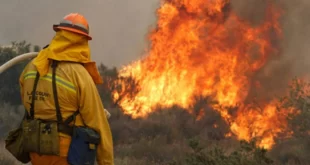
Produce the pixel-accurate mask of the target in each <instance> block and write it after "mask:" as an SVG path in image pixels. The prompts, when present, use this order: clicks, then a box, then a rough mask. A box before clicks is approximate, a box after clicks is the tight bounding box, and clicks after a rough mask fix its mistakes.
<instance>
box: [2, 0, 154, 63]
mask: <svg viewBox="0 0 310 165" xmlns="http://www.w3.org/2000/svg"><path fill="white" fill-rule="evenodd" d="M0 2H1V3H0V25H1V26H0V44H10V42H11V41H20V40H26V41H28V42H30V43H32V44H36V45H39V46H41V47H43V46H45V45H46V44H48V43H49V42H50V40H51V38H52V37H53V35H54V34H55V32H54V31H53V30H52V25H53V24H56V23H58V22H59V21H60V20H61V19H62V18H63V17H64V16H65V15H67V14H68V13H71V12H79V13H81V14H83V15H84V16H85V17H86V18H87V19H88V21H89V25H90V34H91V35H92V37H93V40H92V41H90V46H91V52H92V59H93V60H94V61H96V62H98V63H100V62H102V63H103V64H105V65H107V66H109V67H112V66H117V67H120V66H121V65H126V64H128V63H129V62H131V61H133V60H135V59H138V58H139V57H140V56H141V55H142V52H143V49H144V48H145V47H146V45H147V38H146V35H147V33H148V31H149V30H150V26H154V25H155V24H156V13H155V12H156V8H158V6H159V1H158V0H89V1H85V0H74V1H62V0H53V1H38V0H27V1H25V0H0Z"/></svg>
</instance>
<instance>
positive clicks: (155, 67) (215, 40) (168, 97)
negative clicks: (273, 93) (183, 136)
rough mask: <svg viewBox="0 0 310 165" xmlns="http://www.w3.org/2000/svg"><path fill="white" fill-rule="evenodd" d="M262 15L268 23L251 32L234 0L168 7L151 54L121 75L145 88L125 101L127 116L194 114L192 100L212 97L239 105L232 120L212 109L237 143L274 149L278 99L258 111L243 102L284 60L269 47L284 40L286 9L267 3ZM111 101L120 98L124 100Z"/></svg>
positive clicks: (175, 1)
mask: <svg viewBox="0 0 310 165" xmlns="http://www.w3.org/2000/svg"><path fill="white" fill-rule="evenodd" d="M265 14H266V17H265V20H264V22H263V23H262V24H261V25H259V26H255V27H253V26H252V25H251V24H250V23H249V22H247V21H245V20H242V19H240V18H239V17H238V16H237V15H236V14H235V13H234V12H233V10H231V7H230V1H229V0H182V1H181V0H165V1H163V2H162V4H161V7H160V8H159V9H158V10H157V15H158V21H157V28H156V29H155V30H154V31H152V32H151V33H150V36H149V39H150V41H151V45H150V50H149V51H148V52H147V55H146V56H145V57H144V58H143V59H140V60H138V61H136V62H134V63H132V64H131V65H128V66H126V67H124V68H123V69H122V70H121V71H120V76H123V77H127V76H132V77H133V78H135V80H137V81H138V82H139V89H140V90H139V92H138V93H137V94H136V95H135V96H134V97H133V98H130V97H124V98H122V99H121V100H120V102H119V104H120V105H121V106H122V108H123V110H124V112H125V113H126V114H129V115H131V116H132V117H133V118H137V117H145V116H147V115H148V114H149V113H151V112H152V111H153V109H154V107H155V106H157V105H160V106H163V107H169V106H172V105H174V104H177V105H179V106H181V107H184V108H188V109H189V106H190V105H191V104H192V103H193V101H194V100H193V96H195V95H203V96H206V95H211V96H213V98H214V99H216V100H217V101H218V102H219V103H220V105H223V106H234V105H236V104H239V105H241V106H240V107H239V108H238V109H237V112H236V113H235V115H234V116H233V115H231V114H229V112H228V110H227V109H223V108H217V107H214V108H215V109H217V110H218V111H219V112H220V113H221V115H222V117H223V118H224V119H225V120H226V121H227V122H228V123H229V124H230V126H231V131H232V132H233V133H234V134H235V135H237V137H238V138H239V139H245V140H249V139H251V138H253V137H256V136H259V137H262V139H261V141H260V142H259V145H260V146H262V147H265V148H270V147H272V145H273V144H274V138H275V137H276V136H277V133H279V132H281V131H282V130H283V129H285V127H286V123H285V116H286V115H287V114H279V113H278V112H277V111H276V103H275V101H274V100H271V101H270V102H267V103H266V102H265V103H264V104H263V107H261V109H260V110H257V109H255V108H252V107H251V106H250V104H247V103H245V100H246V99H247V98H248V97H249V96H248V94H249V90H250V89H251V88H256V87H257V86H253V84H255V83H257V84H258V85H259V81H258V82H254V80H253V76H254V75H255V73H256V72H258V71H259V70H260V69H262V68H263V67H264V66H265V65H266V63H267V62H268V60H269V59H270V57H272V56H277V55H278V54H279V50H278V49H277V47H276V46H275V45H273V43H272V42H273V40H277V39H279V38H280V37H281V35H282V30H281V26H280V24H279V22H278V20H279V18H280V16H281V10H279V9H278V8H276V6H275V5H273V4H272V3H270V4H269V7H268V8H267V10H266V13H265ZM114 95H115V99H118V97H119V93H114ZM189 111H191V110H190V109H189ZM201 115H205V114H201ZM201 115H200V116H201ZM227 136H230V134H229V135H227Z"/></svg>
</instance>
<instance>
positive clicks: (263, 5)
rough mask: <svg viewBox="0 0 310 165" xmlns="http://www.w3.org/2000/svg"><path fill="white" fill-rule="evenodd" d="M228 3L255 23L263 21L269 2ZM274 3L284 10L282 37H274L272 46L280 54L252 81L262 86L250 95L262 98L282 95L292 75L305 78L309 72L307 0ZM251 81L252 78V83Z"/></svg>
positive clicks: (309, 12) (243, 0) (241, 0)
mask: <svg viewBox="0 0 310 165" xmlns="http://www.w3.org/2000/svg"><path fill="white" fill-rule="evenodd" d="M231 2H232V8H233V10H234V11H235V12H236V13H237V14H238V15H239V17H240V18H242V19H244V20H247V21H249V22H251V24H252V25H253V26H256V25H259V24H260V23H262V22H263V21H264V19H265V14H264V13H265V12H266V10H267V7H268V2H270V1H268V0H232V1H231ZM273 2H276V4H277V6H280V7H281V8H282V10H283V13H282V16H281V19H280V25H281V28H282V32H283V34H282V38H281V39H277V41H276V43H277V44H275V45H273V46H274V47H275V48H278V50H279V51H280V53H279V54H278V56H277V57H276V58H274V59H272V60H270V61H268V62H267V63H266V66H265V67H264V68H263V69H262V70H261V71H260V72H258V73H257V74H256V75H255V77H254V80H255V81H256V80H258V81H259V82H261V85H262V88H260V89H259V90H257V89H255V88H252V89H251V91H250V94H249V96H255V97H258V98H259V97H260V98H262V97H263V98H264V99H269V98H272V97H274V96H281V95H283V94H284V93H285V92H286V89H287V87H288V82H289V81H290V80H292V79H293V78H295V77H303V78H304V76H307V75H309V73H310V54H309V53H310V31H309V30H310V19H309V18H310V10H309V8H310V1H309V0H293V1H292V0H273ZM272 56H273V55H272ZM254 83H255V82H254V81H253V86H254ZM266 96H267V97H266ZM249 99H251V98H249Z"/></svg>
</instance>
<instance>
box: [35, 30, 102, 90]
mask: <svg viewBox="0 0 310 165" xmlns="http://www.w3.org/2000/svg"><path fill="white" fill-rule="evenodd" d="M49 59H53V60H57V61H71V62H79V63H83V64H84V67H85V69H86V70H87V71H88V73H89V74H90V75H91V77H92V78H93V80H94V82H95V83H96V84H101V83H103V80H102V78H101V76H100V74H99V71H98V69H97V66H96V63H95V62H93V61H90V48H89V45H88V41H87V40H85V38H83V36H81V35H78V34H75V33H71V32H69V31H65V30H59V31H57V32H56V35H55V37H54V38H53V40H52V41H51V43H50V44H49V46H48V47H47V48H45V49H43V50H42V51H40V52H39V54H38V56H37V57H36V58H35V59H34V62H33V63H34V65H35V66H36V67H37V69H38V71H39V73H40V75H41V76H45V75H46V74H47V72H48V68H49V65H50V61H49Z"/></svg>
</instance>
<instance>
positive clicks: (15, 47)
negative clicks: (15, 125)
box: [0, 41, 40, 105]
mask: <svg viewBox="0 0 310 165" xmlns="http://www.w3.org/2000/svg"><path fill="white" fill-rule="evenodd" d="M33 49H34V50H35V51H39V50H40V47H39V46H37V45H35V46H34V47H33ZM30 51H31V44H30V43H27V42H26V41H21V42H16V41H14V42H12V43H11V45H10V46H7V47H4V46H0V65H2V64H4V63H5V62H7V61H9V60H10V59H12V58H14V57H16V56H17V55H20V54H23V53H28V52H30ZM28 62H29V61H24V62H21V63H20V64H18V65H15V66H13V67H11V68H9V69H8V70H7V71H5V72H4V73H2V74H1V78H0V93H1V95H0V101H1V102H6V103H10V104H13V105H19V104H21V98H20V90H19V89H20V88H19V76H20V74H21V72H22V71H23V68H24V67H25V65H26V64H27V63H28Z"/></svg>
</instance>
